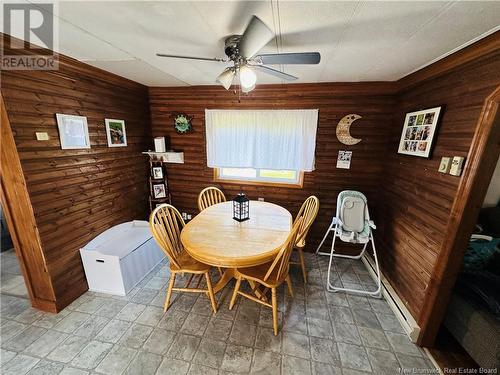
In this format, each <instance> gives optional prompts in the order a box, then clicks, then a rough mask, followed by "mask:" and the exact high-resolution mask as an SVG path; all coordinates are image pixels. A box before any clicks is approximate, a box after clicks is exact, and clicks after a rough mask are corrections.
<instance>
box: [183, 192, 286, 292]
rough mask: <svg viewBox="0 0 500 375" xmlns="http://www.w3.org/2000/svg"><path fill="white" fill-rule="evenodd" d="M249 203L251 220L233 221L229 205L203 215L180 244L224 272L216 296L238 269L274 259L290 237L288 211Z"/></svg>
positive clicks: (188, 227) (189, 226) (217, 206)
mask: <svg viewBox="0 0 500 375" xmlns="http://www.w3.org/2000/svg"><path fill="white" fill-rule="evenodd" d="M249 203H250V210H249V212H250V219H249V220H246V221H243V222H241V223H240V222H238V221H236V220H234V219H233V202H232V201H229V202H223V203H218V204H215V205H213V206H210V207H208V208H206V209H205V210H203V211H201V212H200V213H199V214H198V215H196V216H195V217H194V218H193V220H191V221H190V222H189V223H187V224H186V226H185V227H184V229H183V230H182V233H181V242H182V244H183V245H184V248H185V249H186V251H187V252H188V253H189V255H191V256H192V257H193V258H195V259H196V260H198V261H200V262H203V263H205V264H209V265H211V266H216V267H221V268H225V270H224V273H223V275H222V277H221V278H220V280H219V282H218V283H217V284H216V285H215V287H214V292H218V291H220V290H221V289H222V288H224V286H225V285H226V284H227V283H228V282H229V281H230V280H231V279H232V278H233V277H234V270H235V269H236V268H242V267H251V266H257V265H259V264H263V263H266V262H269V261H271V260H272V259H274V257H275V256H276V254H277V253H278V251H279V249H280V248H281V246H282V245H283V244H284V243H285V241H286V239H287V237H288V234H289V233H290V230H291V227H292V215H291V214H290V212H289V211H288V210H287V209H285V208H283V207H281V206H278V205H276V204H273V203H269V202H260V201H250V202H249ZM252 287H253V286H252Z"/></svg>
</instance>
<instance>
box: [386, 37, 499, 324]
mask: <svg viewBox="0 0 500 375" xmlns="http://www.w3.org/2000/svg"><path fill="white" fill-rule="evenodd" d="M496 40H497V42H498V35H497V38H496ZM499 71H500V50H499V49H498V48H497V49H496V50H495V51H493V52H490V53H489V54H487V55H485V56H483V57H480V58H476V59H475V60H473V61H471V62H468V63H466V64H464V65H460V66H457V67H454V68H452V69H451V70H448V71H444V72H442V73H440V74H439V75H438V76H437V77H434V78H430V79H427V80H424V81H420V82H414V80H412V84H411V85H410V86H408V87H406V88H404V89H403V90H402V91H401V92H400V93H399V94H398V97H397V100H398V102H397V107H398V115H397V118H396V122H395V124H394V127H393V131H392V132H391V137H390V143H389V147H388V152H387V154H386V155H387V157H386V158H385V159H384V160H385V161H386V165H385V168H384V169H385V173H384V176H385V177H384V180H383V181H382V184H381V192H382V194H381V196H380V199H381V202H386V203H385V204H384V216H383V219H382V220H379V227H378V230H377V234H378V237H377V238H378V240H379V244H380V246H379V253H380V257H379V258H380V260H381V263H382V267H383V269H384V272H385V274H386V276H388V277H389V279H390V281H391V283H392V284H393V286H394V287H395V289H396V290H397V291H398V294H399V296H400V297H401V298H402V300H403V301H404V302H405V303H406V304H407V306H408V308H409V310H410V311H411V312H412V314H413V316H414V317H415V318H416V319H417V321H418V322H419V323H421V324H422V323H423V322H422V321H420V317H421V312H422V310H423V309H424V308H425V304H426V303H427V293H428V292H429V290H430V289H429V288H436V287H438V285H436V283H435V282H434V280H433V279H432V275H433V272H434V269H435V267H436V261H437V259H438V255H439V253H440V251H441V246H442V244H443V241H444V236H445V233H446V231H447V228H448V222H449V219H450V215H451V206H452V204H453V201H454V200H455V198H456V194H457V187H458V184H459V182H460V177H454V176H451V175H449V174H447V175H444V174H441V173H439V172H438V171H437V170H438V166H439V163H440V160H441V157H442V156H463V157H467V155H468V153H469V149H470V146H471V142H472V137H473V135H474V132H475V128H476V124H477V120H478V118H479V115H480V112H481V109H482V107H483V104H484V101H485V99H486V98H487V96H488V95H490V94H491V93H492V92H493V91H494V90H495V88H496V87H497V86H498V85H499V84H500V75H499V74H498V72H499ZM408 82H410V80H408ZM402 83H405V81H404V80H403V81H402ZM438 105H444V106H445V108H444V113H443V116H442V119H441V123H440V126H439V129H438V133H437V135H436V138H435V140H436V142H435V147H434V152H433V153H432V155H431V158H430V159H424V158H417V157H410V156H405V155H399V154H397V153H396V150H397V148H398V144H399V138H400V135H401V128H402V125H403V122H404V117H405V113H406V112H410V111H414V110H419V109H425V108H431V107H435V106H438Z"/></svg>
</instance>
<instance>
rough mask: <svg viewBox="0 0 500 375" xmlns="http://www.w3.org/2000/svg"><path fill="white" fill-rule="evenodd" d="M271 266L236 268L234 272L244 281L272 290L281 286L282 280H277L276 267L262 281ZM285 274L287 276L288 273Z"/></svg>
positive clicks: (265, 264) (269, 264) (269, 263)
mask: <svg viewBox="0 0 500 375" xmlns="http://www.w3.org/2000/svg"><path fill="white" fill-rule="evenodd" d="M271 264H272V262H268V263H264V264H260V265H258V266H254V267H245V268H238V269H236V272H237V273H239V274H241V275H242V276H243V277H244V278H245V279H249V280H253V281H257V282H258V283H260V284H262V285H264V286H267V287H268V288H274V287H277V286H278V285H279V284H281V283H282V282H283V280H277V275H278V267H274V269H273V272H271V275H270V276H269V278H268V279H267V280H266V281H264V277H266V273H267V271H269V268H270V267H271ZM286 274H288V272H286Z"/></svg>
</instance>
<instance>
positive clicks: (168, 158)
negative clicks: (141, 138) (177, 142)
mask: <svg viewBox="0 0 500 375" xmlns="http://www.w3.org/2000/svg"><path fill="white" fill-rule="evenodd" d="M143 154H144V155H149V157H150V158H151V160H159V161H161V162H163V163H174V164H184V153H183V152H174V151H168V152H155V151H144V152H143Z"/></svg>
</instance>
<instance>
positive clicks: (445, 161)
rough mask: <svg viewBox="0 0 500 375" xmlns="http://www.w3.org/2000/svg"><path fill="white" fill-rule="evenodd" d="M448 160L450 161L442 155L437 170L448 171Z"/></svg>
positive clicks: (449, 160)
mask: <svg viewBox="0 0 500 375" xmlns="http://www.w3.org/2000/svg"><path fill="white" fill-rule="evenodd" d="M450 162H451V158H448V157H442V158H441V163H440V164H439V169H438V172H441V173H448V172H449V171H450Z"/></svg>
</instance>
